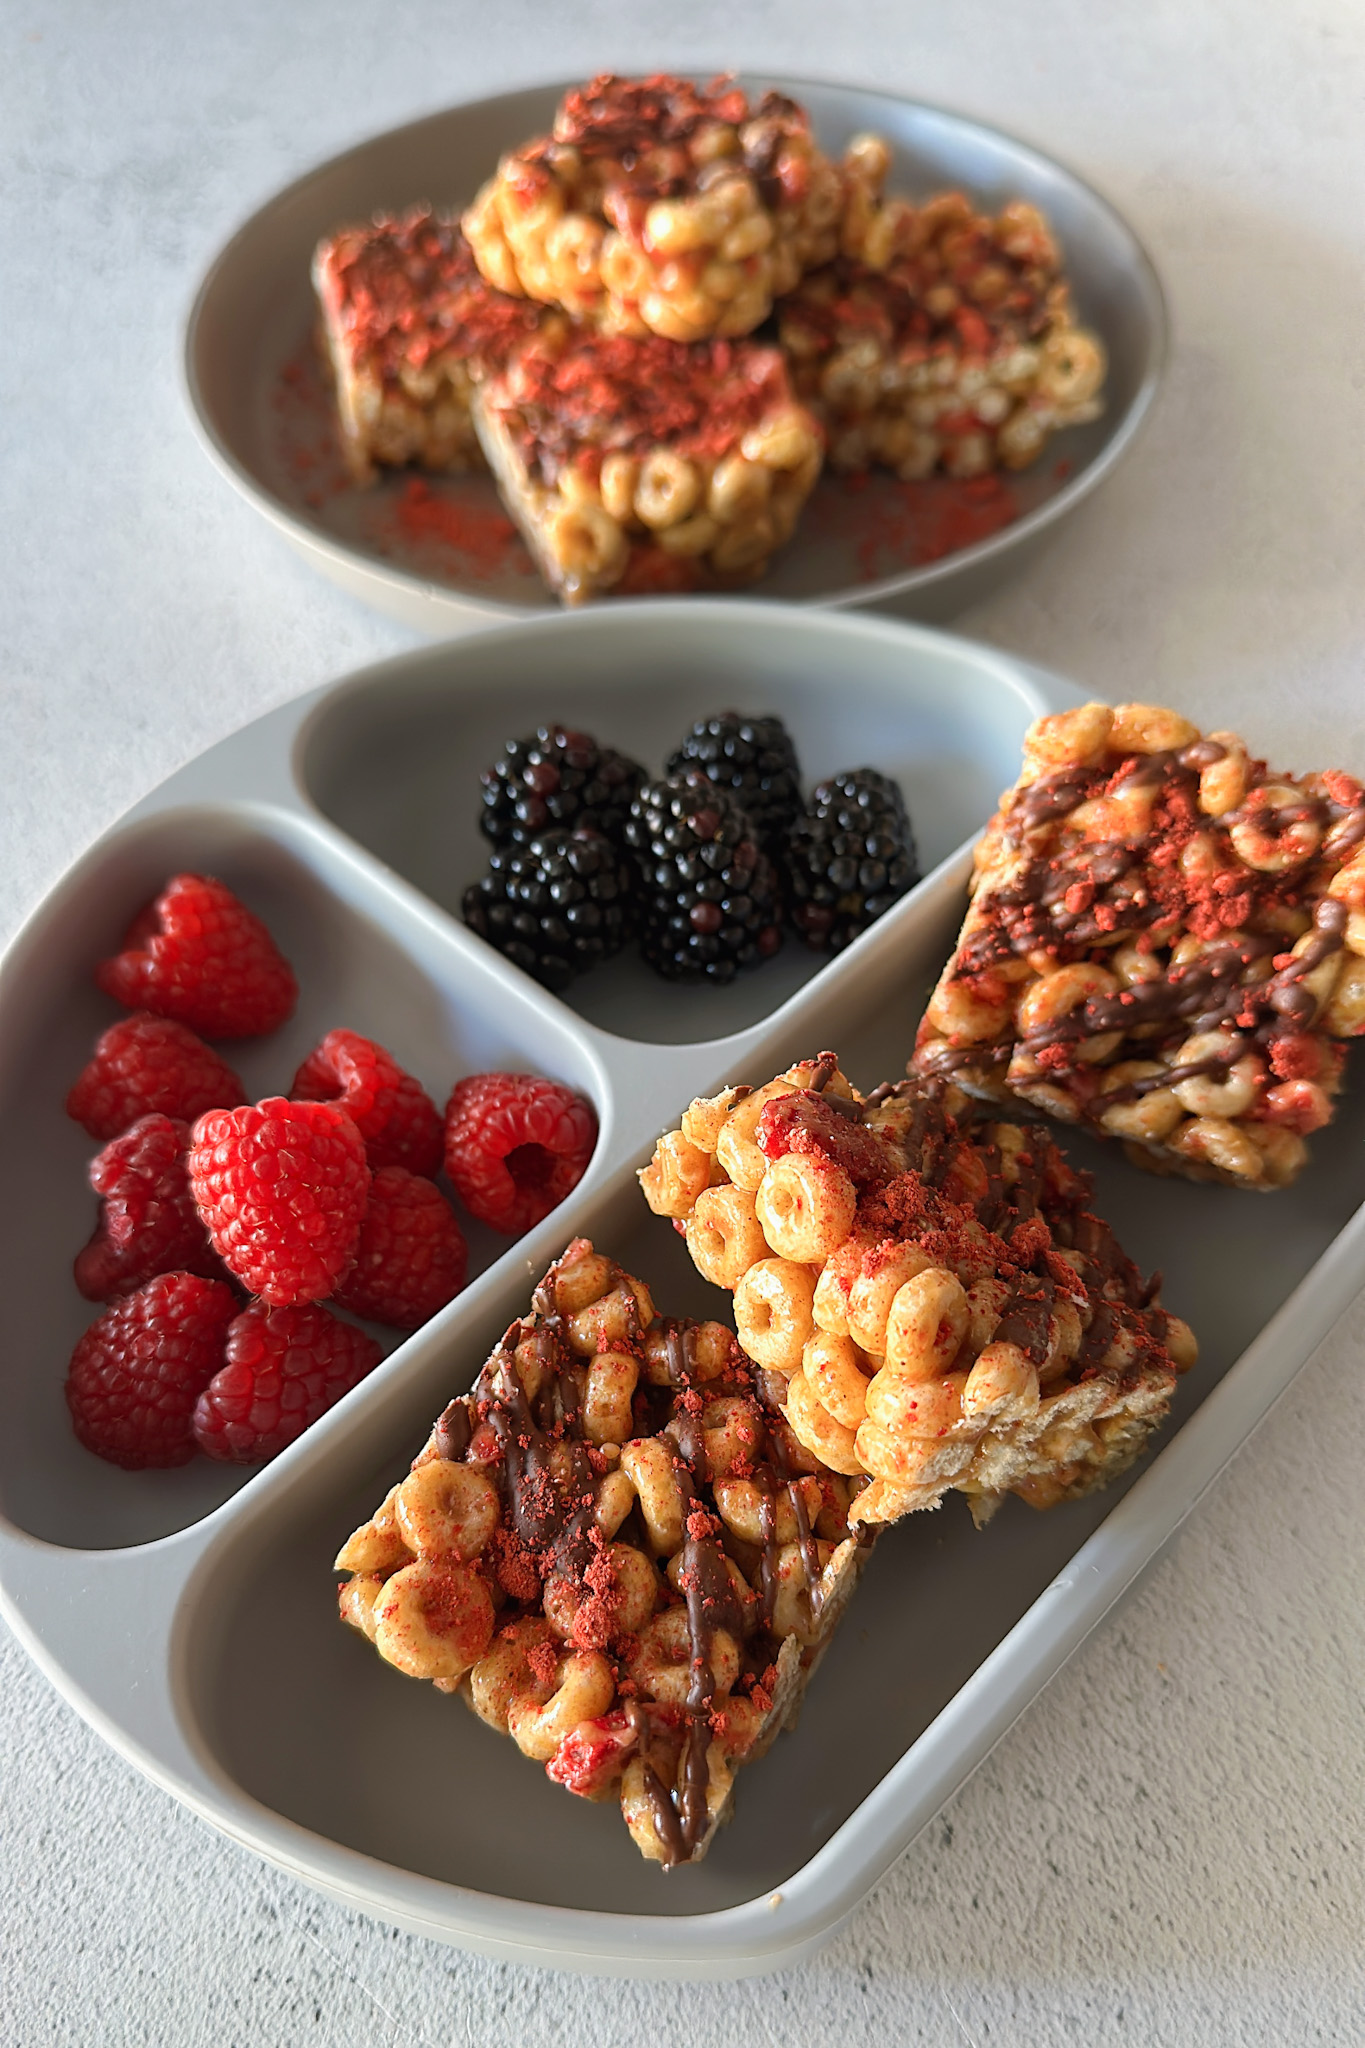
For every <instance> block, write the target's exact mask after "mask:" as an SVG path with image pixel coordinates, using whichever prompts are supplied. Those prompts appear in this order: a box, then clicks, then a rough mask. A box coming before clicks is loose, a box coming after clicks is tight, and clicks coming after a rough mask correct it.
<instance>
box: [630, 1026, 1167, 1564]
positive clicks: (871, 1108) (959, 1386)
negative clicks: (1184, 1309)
mask: <svg viewBox="0 0 1365 2048" xmlns="http://www.w3.org/2000/svg"><path fill="white" fill-rule="evenodd" d="M640 1178H641V1184H642V1186H643V1188H644V1192H645V1197H646V1199H647V1201H648V1202H649V1205H650V1207H651V1208H652V1209H653V1210H654V1211H655V1212H656V1214H659V1215H664V1216H670V1217H672V1218H673V1219H674V1225H675V1228H677V1229H679V1230H681V1231H682V1232H683V1233H684V1234H685V1236H686V1239H687V1246H688V1250H689V1251H690V1252H691V1254H692V1258H693V1262H694V1263H695V1265H696V1266H697V1268H698V1270H699V1271H700V1272H701V1273H702V1274H704V1276H705V1277H706V1278H707V1279H708V1280H711V1281H714V1282H715V1283H716V1284H717V1285H718V1286H721V1287H725V1288H728V1289H730V1290H731V1291H732V1292H733V1295H734V1312H735V1325H736V1328H737V1329H738V1331H739V1337H740V1342H741V1343H742V1345H743V1346H744V1349H745V1351H746V1352H747V1353H748V1355H749V1356H750V1357H751V1358H752V1359H754V1360H755V1361H756V1363H757V1364H759V1365H760V1366H761V1367H763V1368H764V1369H765V1370H766V1371H767V1372H768V1373H769V1375H770V1376H771V1377H770V1381H769V1384H770V1386H771V1390H772V1392H773V1395H774V1398H776V1399H778V1400H779V1401H780V1403H781V1405H782V1407H783V1409H784V1412H785V1414H786V1416H787V1420H788V1422H789V1423H790V1424H791V1427H792V1429H793V1431H794V1432H795V1434H796V1436H797V1437H798V1438H799V1439H800V1441H801V1442H802V1443H803V1444H805V1445H806V1447H807V1448H808V1449H809V1450H811V1451H813V1452H814V1453H815V1454H816V1455H817V1456H818V1457H819V1458H821V1459H822V1461H823V1462H824V1463H825V1464H826V1465H828V1466H830V1467H832V1468H833V1470H835V1471H837V1472H843V1473H846V1474H848V1475H850V1476H856V1475H859V1474H871V1475H872V1478H873V1483H872V1484H871V1485H870V1486H869V1487H868V1488H867V1489H866V1490H865V1491H863V1492H861V1493H860V1494H859V1495H858V1496H857V1498H856V1499H855V1500H854V1502H853V1506H852V1509H851V1512H850V1516H849V1519H850V1521H851V1522H853V1523H855V1524H858V1523H864V1524H866V1523H875V1522H886V1521H893V1520H895V1519H896V1518H897V1517H898V1516H900V1515H903V1514H906V1513H908V1512H910V1511H911V1510H913V1509H917V1508H926V1507H936V1506H937V1505H938V1503H939V1501H940V1500H941V1499H942V1497H943V1495H944V1493H945V1492H948V1491H950V1490H954V1491H958V1492H962V1493H965V1494H967V1495H968V1496H969V1498H970V1500H971V1503H972V1509H973V1513H974V1514H975V1515H976V1517H977V1519H978V1520H979V1521H983V1520H985V1519H986V1518H987V1517H988V1516H989V1514H990V1513H991V1512H992V1511H993V1510H994V1508H995V1507H996V1506H997V1505H998V1504H999V1502H1000V1500H1001V1499H1002V1498H1003V1496H1004V1495H1005V1494H1006V1493H1009V1492H1013V1493H1018V1494H1021V1495H1022V1496H1023V1497H1024V1499H1026V1500H1029V1501H1031V1502H1032V1503H1033V1504H1034V1505H1035V1506H1039V1507H1046V1506H1051V1505H1052V1503H1053V1502H1055V1501H1058V1500H1061V1499H1064V1498H1069V1497H1073V1496H1075V1495H1078V1494H1082V1493H1088V1492H1091V1491H1093V1490H1094V1489H1095V1488H1096V1487H1099V1486H1103V1485H1104V1484H1106V1483H1107V1481H1109V1480H1110V1479H1112V1478H1114V1477H1115V1476H1116V1475H1117V1474H1118V1473H1119V1472H1122V1471H1123V1470H1124V1469H1125V1468H1126V1467H1127V1466H1128V1465H1130V1464H1131V1463H1132V1461H1133V1460H1134V1459H1135V1458H1136V1457H1137V1456H1138V1455H1139V1454H1140V1452H1141V1451H1142V1449H1143V1448H1144V1446H1145V1444H1146V1442H1147V1440H1148V1438H1149V1436H1150V1434H1151V1432H1152V1430H1153V1429H1154V1428H1155V1427H1156V1425H1157V1424H1158V1423H1159V1422H1160V1421H1161V1419H1162V1417H1163V1416H1164V1415H1165V1413H1166V1410H1167V1408H1168V1406H1169V1404H1170V1399H1171V1394H1172V1391H1173V1389H1174V1385H1175V1378H1176V1374H1177V1372H1179V1371H1182V1370H1184V1369H1185V1368H1186V1367H1188V1366H1190V1365H1192V1364H1193V1363H1194V1362H1195V1359H1196V1357H1197V1347H1196V1346H1195V1343H1194V1339H1193V1337H1192V1335H1191V1333H1190V1331H1189V1329H1188V1328H1187V1326H1186V1325H1185V1324H1184V1323H1183V1322H1181V1320H1180V1319H1179V1317H1177V1316H1172V1315H1169V1314H1167V1313H1166V1311H1165V1310H1163V1309H1162V1308H1161V1307H1160V1305H1159V1298H1158V1285H1159V1283H1158V1282H1157V1281H1151V1282H1147V1283H1144V1282H1143V1280H1142V1278H1141V1275H1140V1274H1139V1273H1138V1271H1137V1268H1136V1267H1135V1266H1134V1265H1133V1263H1132V1261H1131V1260H1130V1259H1128V1258H1127V1257H1125V1255H1124V1253H1123V1252H1122V1250H1121V1249H1120V1248H1119V1246H1118V1244H1117V1243H1116V1241H1115V1239H1114V1236H1113V1233H1112V1232H1111V1230H1110V1229H1109V1227H1108V1225H1107V1224H1105V1223H1103V1222H1102V1221H1101V1220H1100V1219H1099V1217H1097V1216H1095V1215H1093V1214H1091V1213H1090V1211H1089V1209H1088V1208H1087V1203H1088V1200H1089V1195H1090V1184H1089V1182H1088V1180H1087V1179H1086V1177H1085V1176H1084V1175H1083V1174H1079V1173H1076V1172H1074V1171H1073V1170H1072V1169H1071V1168H1070V1167H1069V1166H1068V1165H1067V1163H1066V1161H1065V1160H1064V1159H1063V1158H1062V1156H1061V1154H1060V1153H1059V1152H1058V1150H1057V1148H1056V1147H1055V1146H1054V1145H1053V1144H1052V1143H1051V1142H1050V1141H1049V1139H1048V1138H1047V1137H1046V1136H1045V1135H1044V1133H1043V1132H1042V1131H1041V1130H1040V1129H1037V1128H1030V1129H1025V1128H1023V1127H1021V1126H1020V1125H1018V1124H1011V1123H991V1124H983V1125H976V1126H973V1124H972V1123H971V1103H970V1099H969V1098H968V1097H967V1096H965V1095H963V1094H962V1092H961V1091H960V1090H958V1089H956V1088H954V1087H952V1085H951V1084H950V1083H946V1082H943V1081H928V1082H917V1081H909V1082H901V1083H898V1084H897V1085H896V1086H894V1087H891V1086H884V1087H882V1088H879V1089H876V1090H874V1091H873V1093H872V1094H871V1095H869V1096H867V1097H866V1098H863V1097H861V1096H859V1095H858V1094H857V1093H856V1091H855V1090H854V1089H853V1088H852V1087H851V1086H850V1085H849V1083H848V1081H847V1080H846V1079H845V1078H844V1076H843V1075H842V1074H841V1073H840V1072H839V1070H838V1064H837V1061H836V1060H835V1057H834V1055H833V1054H832V1053H824V1054H822V1055H821V1056H820V1058H819V1059H818V1060H806V1061H802V1062H801V1063H799V1064H798V1065H797V1066H795V1067H792V1068H789V1069H788V1071H787V1072H786V1073H785V1074H783V1075H781V1076H779V1077H778V1078H777V1079H776V1080H773V1081H770V1082H768V1083H767V1085H766V1086H764V1087H762V1088H758V1089H749V1088H731V1089H728V1090H726V1091H725V1093H724V1094H722V1095H719V1096H716V1097H714V1098H713V1099H710V1100H706V1099H702V1100H698V1101H696V1102H694V1103H692V1105H691V1107H690V1108H689V1109H688V1110H687V1111H686V1113H685V1114H684V1116H683V1119H682V1124H681V1127H680V1128H679V1129H677V1130H673V1131H669V1132H667V1133H665V1135H664V1136H663V1137H662V1138H661V1139H660V1141H659V1145H658V1148H657V1150H656V1152H655V1156H654V1158H653V1160H652V1161H651V1163H650V1164H649V1166H648V1167H646V1168H645V1170H644V1171H643V1173H642V1174H641V1176H640Z"/></svg>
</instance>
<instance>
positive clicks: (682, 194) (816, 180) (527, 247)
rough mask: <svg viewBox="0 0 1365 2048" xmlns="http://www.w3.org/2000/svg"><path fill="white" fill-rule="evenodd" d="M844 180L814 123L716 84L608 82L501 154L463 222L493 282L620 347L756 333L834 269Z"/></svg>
mask: <svg viewBox="0 0 1365 2048" xmlns="http://www.w3.org/2000/svg"><path fill="white" fill-rule="evenodd" d="M841 207H842V184H841V179H840V174H839V172H838V170H837V169H836V168H835V166H834V165H833V164H831V163H830V162H829V161H828V160H827V159H826V158H825V157H824V156H823V155H822V154H821V152H820V151H819V150H818V149H817V148H816V147H815V144H814V142H813V141H812V139H811V133H810V124H809V121H808V120H807V117H806V114H805V112H804V110H803V109H802V108H801V107H799V106H797V104H796V102H795V101H794V100H790V99H787V98H785V97H784V96H783V95H782V94H781V93H776V92H768V93H765V94H764V95H763V97H762V98H761V99H760V100H758V101H757V102H755V104H753V105H752V106H751V105H750V104H749V101H748V99H747V98H746V96H745V95H744V93H742V92H741V91H740V90H739V88H738V87H737V86H735V85H733V84H732V83H730V82H729V81H728V80H726V79H716V80H714V81H713V82H712V84H710V85H709V86H705V87H702V88H698V87H697V86H696V85H694V84H693V83H692V82H691V80H690V79H685V78H673V77H668V76H664V75H662V74H661V75H658V76H655V77H652V78H645V79H626V78H618V77H615V76H613V75H612V74H611V73H603V74H602V75H601V76H600V77H597V78H594V79H593V80H592V81H591V82H590V83H589V84H588V85H586V86H583V87H582V88H580V89H578V90H576V91H574V92H571V93H568V94H567V95H566V96H565V98H564V100H563V101H562V103H561V105H560V107H559V111H558V113H557V115H556V117H555V123H554V133H553V135H550V136H544V137H541V138H538V139H537V140H535V141H533V142H528V143H525V144H523V146H522V147H521V148H520V149H517V150H513V151H512V152H511V154H510V155H508V156H505V157H504V158H503V160H502V162H501V164H500V165H499V167H498V171H497V175H496V176H495V177H494V178H492V179H490V181H489V182H488V184H486V185H485V186H484V187H483V189H482V191H481V192H480V193H479V195H478V197H477V198H476V199H475V201H474V204H473V205H472V206H471V207H470V208H469V211H468V212H467V213H466V214H465V217H464V226H465V232H466V234H467V235H468V236H469V240H470V244H471V246H472V247H473V250H474V254H475V256H476V257H477V259H478V263H479V268H480V269H481V270H482V272H483V274H484V276H485V277H486V278H487V279H488V280H489V282H490V283H491V284H494V285H497V286H498V288H499V289H500V290H502V291H505V292H515V293H519V294H524V295H525V296H526V297H527V298H528V299H538V300H541V301H542V302H543V303H545V304H546V305H558V306H562V307H563V308H564V309H565V311H566V312H569V313H571V314H573V315H574V317H575V318H576V319H579V320H586V321H590V322H591V323H592V324H593V325H595V326H599V327H601V328H602V329H604V331H606V332H607V333H611V334H635V335H643V334H661V335H664V336H665V337H666V338H667V339H668V340H670V341H706V340H708V339H710V338H711V337H713V336H716V335H742V334H751V333H752V332H753V330H754V328H755V327H757V326H758V325H759V323H760V321H762V320H764V319H766V318H767V315H768V312H769V310H770V308H771V305H772V301H773V298H774V296H775V294H777V293H779V292H785V291H790V290H791V288H792V286H793V285H794V284H795V283H796V282H797V280H798V279H799V278H800V277H801V275H802V273H803V272H804V271H806V270H808V269H810V268H811V267H812V266H813V265H815V264H817V263H825V262H828V261H829V259H830V257H832V256H833V254H834V252H835V248H836V246H837V242H838V231H839V219H840V213H841Z"/></svg>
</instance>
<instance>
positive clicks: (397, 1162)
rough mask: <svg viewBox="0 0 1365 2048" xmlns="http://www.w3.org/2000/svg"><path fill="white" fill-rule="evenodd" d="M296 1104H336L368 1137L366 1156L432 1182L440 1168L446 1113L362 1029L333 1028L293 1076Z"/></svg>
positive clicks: (374, 1165)
mask: <svg viewBox="0 0 1365 2048" xmlns="http://www.w3.org/2000/svg"><path fill="white" fill-rule="evenodd" d="M289 1093H290V1094H291V1095H292V1096H293V1098H294V1100H295V1101H296V1102H334V1103H336V1105H337V1107H338V1108H339V1109H344V1110H345V1111H346V1114H347V1115H348V1116H349V1117H350V1119H351V1121H352V1123H353V1124H354V1125H355V1127H356V1129H357V1130H358V1131H359V1133H360V1135H361V1137H362V1138H363V1139H364V1140H365V1156H366V1158H367V1159H368V1160H369V1162H370V1165H371V1167H372V1168H373V1169H374V1170H375V1171H376V1172H377V1171H378V1169H379V1168H380V1167H381V1166H406V1168H407V1169H408V1172H409V1173H421V1174H425V1175H426V1177H427V1179H428V1180H430V1179H431V1178H432V1176H433V1175H434V1174H437V1173H439V1172H440V1170H441V1115H440V1111H439V1110H438V1109H437V1107H436V1104H435V1103H434V1102H433V1101H432V1099H431V1097H430V1096H429V1095H428V1094H427V1092H426V1090H425V1089H424V1088H423V1086H422V1084H421V1082H420V1081H415V1080H414V1079H413V1077H412V1075H411V1074H405V1073H404V1071H403V1069H402V1068H401V1067H400V1066H399V1064H398V1062H397V1060H396V1059H395V1058H394V1057H393V1055H392V1053H388V1052H385V1050H384V1048H383V1046H382V1045H376V1044H375V1042H374V1040H373V1039H372V1038H362V1037H361V1035H360V1033H359V1032H358V1031H329V1032H328V1033H327V1036H326V1037H325V1038H324V1039H323V1041H322V1044H321V1045H320V1046H319V1047H318V1048H317V1050H316V1052H310V1053H309V1055H308V1057H307V1059H306V1060H305V1061H304V1063H303V1065H302V1066H301V1067H300V1068H299V1070H298V1072H297V1074H295V1076H294V1085H293V1087H292V1088H291V1089H290V1091H289Z"/></svg>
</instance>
